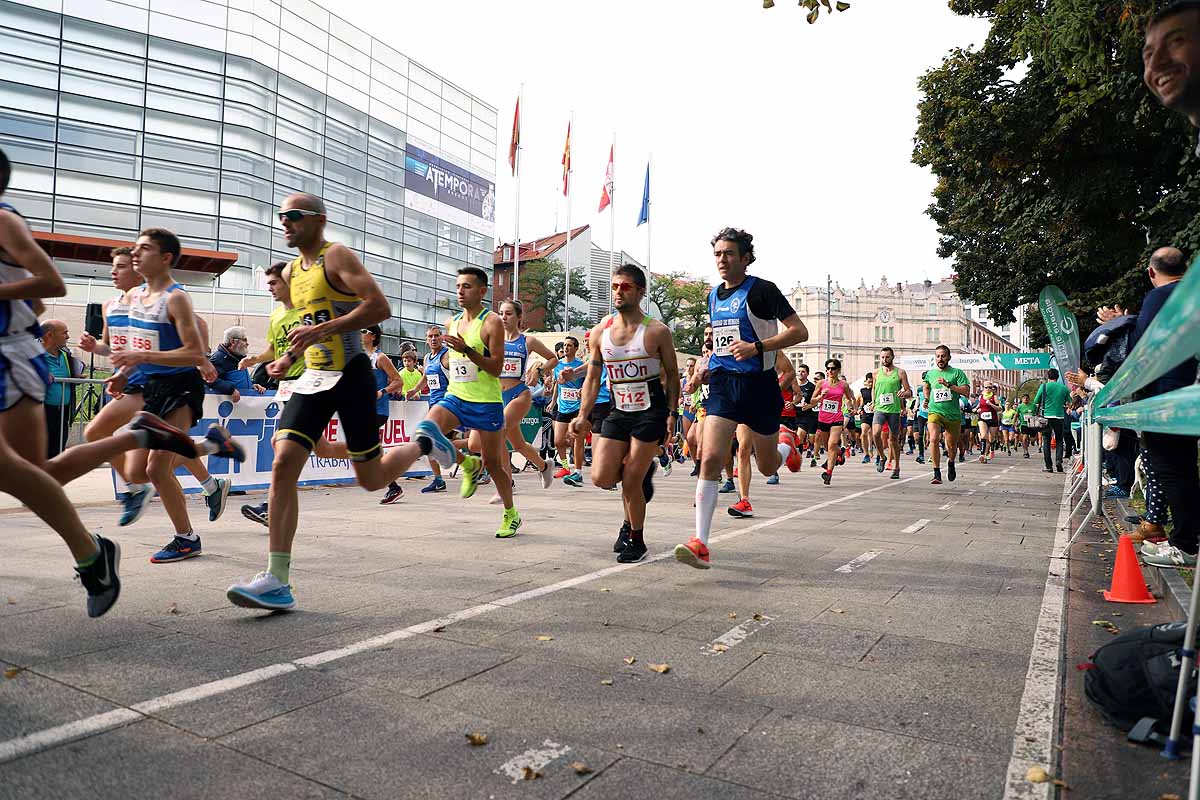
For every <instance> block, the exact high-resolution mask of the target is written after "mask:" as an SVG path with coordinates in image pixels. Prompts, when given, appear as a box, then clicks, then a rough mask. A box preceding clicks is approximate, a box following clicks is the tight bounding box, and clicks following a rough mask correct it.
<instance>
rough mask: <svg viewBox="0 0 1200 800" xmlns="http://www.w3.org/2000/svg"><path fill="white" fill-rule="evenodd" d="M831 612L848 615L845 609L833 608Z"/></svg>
mask: <svg viewBox="0 0 1200 800" xmlns="http://www.w3.org/2000/svg"><path fill="white" fill-rule="evenodd" d="M829 610H830V611H832V612H833V613H835V614H845V613H846V609H844V608H831V609H829Z"/></svg>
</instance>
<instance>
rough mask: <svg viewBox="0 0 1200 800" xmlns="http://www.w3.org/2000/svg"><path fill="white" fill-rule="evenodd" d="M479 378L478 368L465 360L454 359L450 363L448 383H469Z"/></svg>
mask: <svg viewBox="0 0 1200 800" xmlns="http://www.w3.org/2000/svg"><path fill="white" fill-rule="evenodd" d="M478 378H479V367H477V366H475V362H474V361H471V360H470V359H467V358H455V359H451V361H450V382H451V383H471V382H472V381H474V380H477V379H478Z"/></svg>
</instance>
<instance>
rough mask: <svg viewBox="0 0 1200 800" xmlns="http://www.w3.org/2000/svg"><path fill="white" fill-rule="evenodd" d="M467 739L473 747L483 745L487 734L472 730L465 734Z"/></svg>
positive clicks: (485, 742)
mask: <svg viewBox="0 0 1200 800" xmlns="http://www.w3.org/2000/svg"><path fill="white" fill-rule="evenodd" d="M467 741H468V742H470V743H471V745H472V746H473V747H483V746H484V745H485V744H487V734H486V733H478V732H476V731H472V732H470V733H468V734H467Z"/></svg>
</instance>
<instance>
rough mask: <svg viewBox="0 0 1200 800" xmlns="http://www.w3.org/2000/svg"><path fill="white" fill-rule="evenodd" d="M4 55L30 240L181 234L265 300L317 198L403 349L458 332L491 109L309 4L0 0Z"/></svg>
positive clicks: (489, 222) (481, 221)
mask: <svg viewBox="0 0 1200 800" xmlns="http://www.w3.org/2000/svg"><path fill="white" fill-rule="evenodd" d="M413 30H414V31H415V30H417V29H413ZM0 61H2V62H3V68H2V69H0V147H2V148H3V149H4V150H5V152H6V153H7V154H8V156H9V158H10V159H11V160H12V162H13V179H12V183H11V186H10V190H9V192H8V194H7V196H6V199H7V200H8V201H9V202H11V203H12V204H13V205H14V206H16V207H17V208H18V209H19V210H20V211H21V212H22V213H23V214H24V215H25V216H26V218H27V219H28V220H29V222H30V224H31V226H32V227H33V228H34V229H35V230H42V231H48V232H54V233H66V234H76V235H83V236H90V237H101V238H105V239H117V240H130V241H131V240H132V239H133V238H134V237H135V236H136V233H137V231H138V230H139V229H141V228H145V227H149V226H161V227H165V228H169V229H170V230H173V231H175V232H176V233H177V234H178V235H179V237H180V239H181V240H182V241H183V243H184V246H185V247H196V248H203V249H206V250H221V251H227V252H233V253H236V254H237V256H238V258H237V263H236V264H235V266H233V267H231V268H230V269H229V270H228V271H226V272H225V273H224V274H223V275H221V276H220V278H219V279H217V280H218V281H219V284H218V286H219V287H220V288H221V289H230V290H253V289H254V288H255V287H258V286H261V283H260V279H259V277H258V276H256V275H255V274H254V270H255V269H257V268H261V267H264V266H266V265H268V264H270V263H271V262H273V261H277V260H287V259H290V258H293V257H294V256H295V252H294V251H291V250H288V249H287V248H286V247H285V245H284V242H283V238H282V235H281V231H280V228H279V226H278V223H277V221H276V218H275V212H276V209H277V208H278V206H279V203H280V202H281V201H282V199H283V198H284V197H286V196H287V195H288V194H290V193H292V192H295V191H304V192H311V193H312V194H315V195H318V196H320V197H322V198H323V199H324V201H325V203H326V205H327V208H328V217H329V225H328V228H327V234H328V236H329V238H330V239H331V240H333V241H338V242H342V243H343V244H346V245H347V246H349V247H351V248H352V249H354V250H355V251H357V252H358V254H359V256H360V257H361V258H362V260H363V263H364V264H365V265H366V267H367V269H368V270H369V271H370V272H371V273H372V274H373V275H375V277H376V278H377V280H378V281H379V283H380V285H381V286H382V287H383V290H384V293H385V294H386V295H387V297H388V299H389V301H390V304H391V308H392V315H393V317H392V319H391V320H390V321H389V322H388V323H386V324H385V325H384V330H385V333H387V334H388V335H389V336H388V339H387V341H385V345H392V346H391V347H387V349H388V350H391V351H392V352H395V344H396V339H395V338H394V337H397V336H404V337H408V338H414V339H420V338H422V337H423V336H424V330H425V326H426V325H427V324H429V323H431V322H442V321H444V319H445V317H446V314H447V309H449V308H453V307H455V305H456V304H455V300H454V281H455V273H456V272H457V270H458V269H459V268H460V267H462V266H464V265H467V264H473V265H477V266H480V267H483V268H484V269H486V270H488V271H489V273H490V271H491V264H492V250H493V236H494V214H493V212H494V198H495V187H494V175H495V165H496V152H497V148H496V127H497V115H496V109H495V108H493V107H491V106H489V105H487V104H486V103H484V102H482V101H481V100H479V99H478V98H476V97H473V96H472V95H470V94H468V93H467V92H465V91H463V90H461V89H459V88H458V87H456V86H454V85H452V84H450V83H448V82H446V81H444V80H443V79H442V78H440V77H438V76H437V75H435V74H434V73H432V72H430V71H429V70H427V69H425V68H423V67H422V66H420V65H419V64H417V63H414V62H412V61H410V60H409V59H408V58H406V57H405V56H404V55H402V54H401V53H400V52H398V51H397V50H395V49H393V48H392V47H390V46H389V45H387V44H385V43H384V42H382V41H380V40H379V39H377V38H375V37H373V36H371V35H370V34H368V33H366V32H364V31H362V30H360V29H358V28H355V27H354V26H352V25H350V24H349V23H347V22H345V21H344V20H342V19H340V18H339V17H337V16H336V15H334V14H331V13H330V12H329V11H327V10H326V9H324V8H322V7H321V6H319V5H317V4H315V3H313V2H311V1H310V0H288V2H287V3H286V4H281V3H278V2H275V0H221V1H220V2H211V1H210V0H125V2H117V0H23V2H8V0H0ZM60 266H61V267H62V268H63V271H64V273H65V274H68V275H70V274H71V273H72V272H73V271H74V272H75V274H77V275H83V274H94V273H87V272H86V271H85V270H84V269H83V265H74V267H73V266H72V264H71V263H69V262H68V263H66V264H61V265H60ZM102 274H105V275H106V274H107V268H106V267H105V268H104V271H103V273H102ZM189 280H191V279H189ZM211 280H212V279H211V277H210V276H202V275H199V274H196V275H195V282H197V283H203V284H204V285H205V286H206V287H207V286H208V284H209V283H210V282H211ZM214 294H215V289H214ZM264 307H265V305H264Z"/></svg>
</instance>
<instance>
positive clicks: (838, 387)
mask: <svg viewBox="0 0 1200 800" xmlns="http://www.w3.org/2000/svg"><path fill="white" fill-rule="evenodd" d="M825 373H826V376H827V377H826V378H825V380H823V381H821V384H820V385H819V386H818V387H817V391H816V393H815V394H814V395H813V398H812V404H813V405H814V406H815V407H816V408H817V447H818V448H820V447H822V446H823V447H824V448H825V470H824V471H823V472H822V473H821V480H823V481H825V485H826V486H828V485H829V481H830V480H831V479H832V478H833V468H834V466H835V465H836V464H837V459H838V455H839V453H840V450H839V445H840V442H841V438H842V425H843V424H844V423H845V421H846V420H845V417H844V416H843V415H842V401H843V400H844V399H845V398H846V397H848V396H851V392H850V384H848V383H846V379H845V378H843V377H842V362H841V361H838V360H837V359H836V358H831V359H829V360H828V361H826V362H825Z"/></svg>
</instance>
